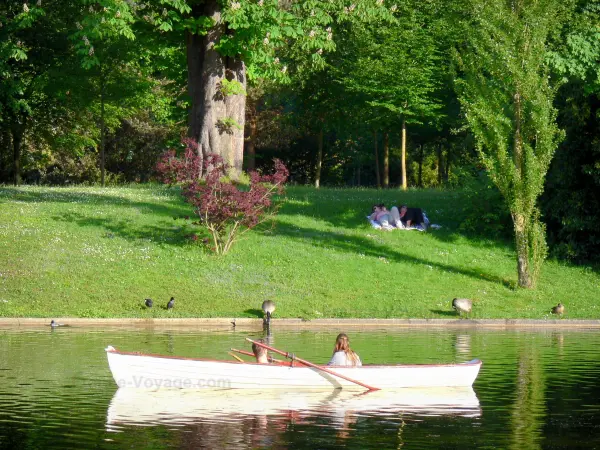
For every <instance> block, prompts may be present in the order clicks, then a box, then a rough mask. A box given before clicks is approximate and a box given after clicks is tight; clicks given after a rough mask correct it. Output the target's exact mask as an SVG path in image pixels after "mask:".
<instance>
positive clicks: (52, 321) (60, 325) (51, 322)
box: [50, 319, 64, 328]
mask: <svg viewBox="0 0 600 450" xmlns="http://www.w3.org/2000/svg"><path fill="white" fill-rule="evenodd" d="M50 326H51V327H52V328H56V327H64V325H63V324H62V323H58V322H56V321H55V320H54V319H52V320H51V321H50Z"/></svg>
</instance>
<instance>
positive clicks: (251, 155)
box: [246, 108, 258, 171]
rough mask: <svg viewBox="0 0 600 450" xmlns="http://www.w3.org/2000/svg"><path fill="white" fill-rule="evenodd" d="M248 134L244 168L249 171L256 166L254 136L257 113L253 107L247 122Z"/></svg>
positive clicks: (255, 133) (256, 127)
mask: <svg viewBox="0 0 600 450" xmlns="http://www.w3.org/2000/svg"><path fill="white" fill-rule="evenodd" d="M248 129H249V135H248V140H247V143H246V170H247V171H251V170H254V169H255V168H256V136H257V135H258V114H257V112H256V109H255V108H252V112H251V113H250V120H249V123H248Z"/></svg>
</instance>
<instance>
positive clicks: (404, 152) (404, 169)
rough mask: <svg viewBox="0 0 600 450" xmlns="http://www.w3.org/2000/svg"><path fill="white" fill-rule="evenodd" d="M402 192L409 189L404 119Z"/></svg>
mask: <svg viewBox="0 0 600 450" xmlns="http://www.w3.org/2000/svg"><path fill="white" fill-rule="evenodd" d="M401 158H402V161H401V163H402V190H403V191H405V190H406V189H408V185H407V182H406V121H405V120H404V119H402V157H401Z"/></svg>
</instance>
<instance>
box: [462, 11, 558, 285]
mask: <svg viewBox="0 0 600 450" xmlns="http://www.w3.org/2000/svg"><path fill="white" fill-rule="evenodd" d="M562 5H563V2H560V1H557V0H543V1H530V0H494V1H490V2H486V3H479V2H473V3H472V4H471V7H472V14H471V16H470V17H469V22H468V23H469V26H470V27H471V28H472V30H473V32H472V33H471V34H470V35H469V39H468V44H467V45H466V46H465V48H464V49H463V50H462V51H461V53H460V55H459V56H458V57H459V59H460V68H461V69H462V72H463V74H464V80H462V81H461V82H460V84H459V87H460V90H461V102H462V105H463V107H464V109H465V111H466V115H467V121H468V123H469V126H470V128H471V130H472V131H473V133H474V135H475V137H476V139H477V147H478V150H479V152H480V157H481V161H482V162H483V164H484V165H485V167H486V168H487V170H488V171H489V173H490V176H491V178H492V180H493V181H494V183H495V184H496V185H497V186H498V188H499V190H500V192H501V193H502V195H503V196H504V198H505V199H506V202H507V204H508V207H509V209H510V211H511V215H512V218H513V225H514V230H515V240H516V247H517V269H518V276H519V286H521V287H532V286H534V285H535V282H536V281H537V279H538V276H539V272H540V268H541V264H542V262H543V260H544V258H545V257H546V252H547V247H546V241H545V231H544V226H543V224H542V223H541V222H540V221H539V216H540V213H539V209H538V207H537V205H536V201H537V198H538V197H539V195H540V194H541V193H542V191H543V188H544V179H545V176H546V172H547V171H548V167H549V165H550V161H551V159H552V156H553V155H554V152H555V150H556V148H557V146H558V143H559V142H560V141H561V139H562V138H563V133H562V132H561V131H560V130H559V128H558V126H557V125H556V115H557V110H556V109H555V108H554V106H553V99H554V96H555V93H556V88H555V87H553V86H551V84H550V81H549V70H548V66H547V64H546V59H545V58H546V54H547V45H548V38H549V34H550V32H551V31H552V30H553V29H555V28H556V27H559V26H560V25H561V21H560V20H561V18H562Z"/></svg>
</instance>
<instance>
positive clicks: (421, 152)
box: [418, 144, 423, 188]
mask: <svg viewBox="0 0 600 450" xmlns="http://www.w3.org/2000/svg"><path fill="white" fill-rule="evenodd" d="M418 184H419V187H420V188H422V187H423V144H421V145H419V180H418Z"/></svg>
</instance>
